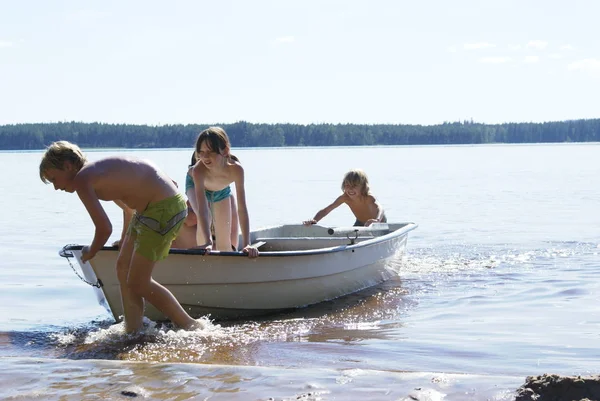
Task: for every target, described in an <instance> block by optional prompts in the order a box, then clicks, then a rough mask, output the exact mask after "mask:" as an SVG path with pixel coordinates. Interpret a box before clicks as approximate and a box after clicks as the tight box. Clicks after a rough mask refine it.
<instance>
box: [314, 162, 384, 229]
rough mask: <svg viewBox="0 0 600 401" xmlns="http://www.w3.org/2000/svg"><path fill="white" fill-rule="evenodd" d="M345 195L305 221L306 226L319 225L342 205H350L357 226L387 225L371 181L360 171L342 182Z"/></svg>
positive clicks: (348, 173) (355, 171)
mask: <svg viewBox="0 0 600 401" xmlns="http://www.w3.org/2000/svg"><path fill="white" fill-rule="evenodd" d="M342 191H343V193H342V194H341V195H340V196H338V197H337V198H336V199H335V200H334V201H333V203H331V204H330V205H328V206H326V207H324V208H323V209H321V210H319V211H318V212H317V214H315V217H313V218H312V219H310V220H306V221H304V222H303V223H304V225H311V224H317V222H318V221H319V220H321V219H322V218H323V217H325V216H327V215H328V214H329V213H331V211H332V210H334V209H335V208H337V207H338V206H340V205H342V204H344V203H345V204H346V205H348V207H350V210H351V211H352V213H353V214H354V217H356V222H355V223H354V225H355V226H370V225H371V224H373V223H386V222H387V219H386V217H385V213H384V211H383V208H382V207H381V205H380V204H379V202H377V199H375V197H374V196H373V194H372V193H371V191H370V188H369V179H368V178H367V175H366V174H365V172H364V171H362V170H360V169H354V170H350V171H348V172H347V173H346V175H345V176H344V180H343V181H342Z"/></svg>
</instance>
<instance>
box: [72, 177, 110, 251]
mask: <svg viewBox="0 0 600 401" xmlns="http://www.w3.org/2000/svg"><path fill="white" fill-rule="evenodd" d="M77 195H79V199H81V202H83V205H84V206H85V208H86V210H87V211H88V213H89V215H90V217H91V218H92V222H93V223H94V226H95V227H96V231H95V233H94V239H93V240H92V243H91V244H90V245H89V247H86V248H88V249H87V252H86V249H84V252H82V257H81V259H82V261H83V262H84V263H85V262H86V261H88V260H90V259H91V258H93V257H94V256H95V255H96V253H97V252H98V251H99V250H100V249H102V247H103V246H104V244H106V241H108V238H109V237H110V235H111V234H112V224H111V222H110V219H109V218H108V215H107V214H106V211H105V210H104V208H103V207H102V205H101V204H100V200H99V199H98V196H97V195H96V192H95V191H94V189H93V188H92V186H91V185H89V184H83V185H78V186H77Z"/></svg>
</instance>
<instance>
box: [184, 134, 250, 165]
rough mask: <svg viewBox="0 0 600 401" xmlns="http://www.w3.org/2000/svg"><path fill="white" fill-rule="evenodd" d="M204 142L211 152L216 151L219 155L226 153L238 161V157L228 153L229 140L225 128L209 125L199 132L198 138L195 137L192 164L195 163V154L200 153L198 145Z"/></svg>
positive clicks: (229, 149) (229, 147)
mask: <svg viewBox="0 0 600 401" xmlns="http://www.w3.org/2000/svg"><path fill="white" fill-rule="evenodd" d="M204 142H206V145H207V146H208V148H209V149H210V150H212V151H213V152H217V153H218V154H220V155H227V156H229V157H230V158H231V159H233V160H235V161H238V162H239V159H238V158H237V157H235V156H234V155H232V154H231V153H230V151H231V142H229V136H227V133H226V132H225V130H224V129H223V128H221V127H210V128H207V129H205V130H204V131H202V132H200V134H199V135H198V139H196V151H195V152H194V154H193V155H192V164H196V161H197V158H196V154H198V153H200V147H201V146H202V144H203V143H204Z"/></svg>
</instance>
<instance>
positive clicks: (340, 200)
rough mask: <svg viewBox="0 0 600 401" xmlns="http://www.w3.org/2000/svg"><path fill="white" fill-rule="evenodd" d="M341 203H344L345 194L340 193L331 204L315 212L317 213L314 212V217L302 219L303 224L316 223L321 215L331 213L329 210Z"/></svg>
mask: <svg viewBox="0 0 600 401" xmlns="http://www.w3.org/2000/svg"><path fill="white" fill-rule="evenodd" d="M343 203H346V198H345V195H340V196H338V197H337V199H336V200H334V201H333V203H332V204H330V205H329V206H326V207H324V208H323V209H321V210H319V211H318V212H317V214H315V217H313V218H312V219H311V220H306V221H304V222H303V224H304V225H305V226H310V225H311V224H317V223H318V222H319V220H321V219H322V218H323V217H325V216H327V215H328V214H329V213H331V211H332V210H333V209H335V208H337V207H338V206H340V205H341V204H343Z"/></svg>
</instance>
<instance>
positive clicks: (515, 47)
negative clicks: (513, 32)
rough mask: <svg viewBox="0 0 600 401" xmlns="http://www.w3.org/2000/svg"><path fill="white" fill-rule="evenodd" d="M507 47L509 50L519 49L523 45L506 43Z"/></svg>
mask: <svg viewBox="0 0 600 401" xmlns="http://www.w3.org/2000/svg"><path fill="white" fill-rule="evenodd" d="M508 48H509V49H510V50H521V49H522V48H523V46H521V45H508Z"/></svg>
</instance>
